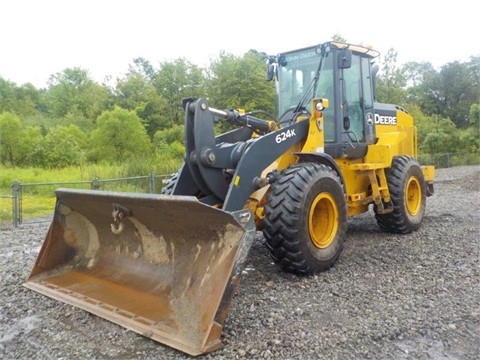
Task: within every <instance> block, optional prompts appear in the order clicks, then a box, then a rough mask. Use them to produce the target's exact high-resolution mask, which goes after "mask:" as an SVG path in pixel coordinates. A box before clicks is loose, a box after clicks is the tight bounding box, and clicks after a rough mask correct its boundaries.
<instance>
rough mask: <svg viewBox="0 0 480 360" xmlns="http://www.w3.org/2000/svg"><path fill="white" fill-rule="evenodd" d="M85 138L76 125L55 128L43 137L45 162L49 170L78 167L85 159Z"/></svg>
mask: <svg viewBox="0 0 480 360" xmlns="http://www.w3.org/2000/svg"><path fill="white" fill-rule="evenodd" d="M86 147H87V136H86V135H85V133H83V131H82V130H80V128H79V127H78V126H77V125H73V124H70V125H68V126H56V127H54V128H52V129H50V130H49V132H48V134H47V135H46V136H45V146H44V153H45V162H44V166H45V167H49V168H63V167H67V166H74V165H80V164H81V163H82V162H83V161H84V159H85V150H86Z"/></svg>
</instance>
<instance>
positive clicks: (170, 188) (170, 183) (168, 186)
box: [160, 171, 180, 195]
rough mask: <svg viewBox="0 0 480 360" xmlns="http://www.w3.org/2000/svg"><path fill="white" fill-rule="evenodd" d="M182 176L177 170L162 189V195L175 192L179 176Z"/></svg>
mask: <svg viewBox="0 0 480 360" xmlns="http://www.w3.org/2000/svg"><path fill="white" fill-rule="evenodd" d="M179 176H180V171H177V172H176V173H175V174H173V175H172V176H171V177H170V179H168V180H167V181H166V182H165V183H164V185H163V186H162V190H160V194H162V195H171V194H172V192H173V188H174V187H175V185H176V184H177V181H178V177H179Z"/></svg>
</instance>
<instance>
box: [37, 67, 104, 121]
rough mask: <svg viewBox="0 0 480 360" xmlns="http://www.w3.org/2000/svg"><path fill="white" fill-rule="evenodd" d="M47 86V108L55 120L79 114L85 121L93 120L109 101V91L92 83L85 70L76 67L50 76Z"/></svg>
mask: <svg viewBox="0 0 480 360" xmlns="http://www.w3.org/2000/svg"><path fill="white" fill-rule="evenodd" d="M48 85H49V86H48V91H47V94H46V98H47V103H48V108H49V112H50V114H51V115H52V116H53V117H56V118H63V117H64V116H65V115H67V114H68V113H76V112H79V113H80V114H82V115H83V116H84V117H86V118H87V119H95V118H96V117H97V116H98V115H99V114H100V113H101V112H102V111H103V110H105V108H107V107H108V104H109V101H110V92H109V90H108V89H107V88H106V87H104V86H101V85H98V84H97V83H96V82H94V81H93V80H92V79H91V78H90V76H89V73H88V71H87V70H84V69H80V68H78V67H75V68H67V69H65V70H63V71H62V72H60V73H56V74H54V75H52V76H50V79H49V81H48Z"/></svg>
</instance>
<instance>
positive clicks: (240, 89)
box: [208, 50, 275, 114]
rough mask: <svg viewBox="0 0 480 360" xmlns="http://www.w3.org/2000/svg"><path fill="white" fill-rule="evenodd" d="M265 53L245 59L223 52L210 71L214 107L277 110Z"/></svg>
mask: <svg viewBox="0 0 480 360" xmlns="http://www.w3.org/2000/svg"><path fill="white" fill-rule="evenodd" d="M264 59H265V54H261V53H259V52H257V51H255V50H250V51H249V52H247V53H245V54H244V55H243V56H242V57H237V56H235V55H232V54H227V53H225V52H222V53H220V55H219V56H218V58H217V59H216V60H214V61H213V62H212V63H211V65H210V68H209V82H208V97H209V99H210V103H211V104H212V105H213V107H217V108H228V109H239V108H243V109H245V110H247V111H252V110H264V111H267V112H269V113H272V114H273V113H274V111H275V87H274V83H273V82H267V81H265V61H264Z"/></svg>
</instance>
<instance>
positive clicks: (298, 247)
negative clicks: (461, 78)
mask: <svg viewBox="0 0 480 360" xmlns="http://www.w3.org/2000/svg"><path fill="white" fill-rule="evenodd" d="M263 221H264V223H263V234H264V236H265V239H266V245H267V248H268V250H269V251H270V254H271V256H272V258H273V260H274V261H275V263H277V264H278V265H279V266H280V267H282V268H283V269H285V270H287V271H290V272H293V273H296V274H299V275H311V274H315V273H317V272H320V271H324V270H327V269H329V268H330V267H332V266H333V264H334V263H335V262H336V261H337V259H338V257H339V256H340V253H341V252H342V250H343V243H344V240H345V236H346V232H347V207H346V202H345V195H344V192H343V188H342V184H341V181H340V178H339V176H338V175H337V173H336V172H335V171H334V170H333V169H331V168H330V167H327V166H325V165H320V164H315V163H303V164H298V165H294V166H292V167H290V168H288V169H286V170H284V171H282V172H281V173H280V176H279V179H278V180H277V181H275V182H274V183H273V184H271V187H270V194H269V195H268V199H267V204H266V205H265V218H264V220H263Z"/></svg>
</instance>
